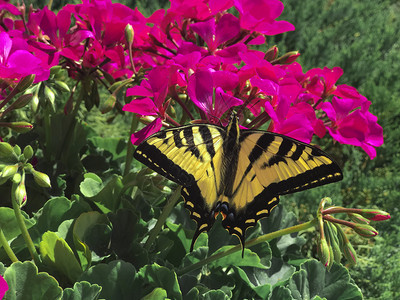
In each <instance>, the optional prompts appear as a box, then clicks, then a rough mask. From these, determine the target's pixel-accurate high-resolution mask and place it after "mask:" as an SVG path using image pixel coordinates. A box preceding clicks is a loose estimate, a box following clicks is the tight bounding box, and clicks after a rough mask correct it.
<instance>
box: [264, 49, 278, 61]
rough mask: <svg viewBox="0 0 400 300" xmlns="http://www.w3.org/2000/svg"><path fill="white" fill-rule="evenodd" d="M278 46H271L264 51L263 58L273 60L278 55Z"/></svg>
mask: <svg viewBox="0 0 400 300" xmlns="http://www.w3.org/2000/svg"><path fill="white" fill-rule="evenodd" d="M278 52H279V50H278V47H276V46H272V47H271V48H269V49H268V50H267V52H265V55H264V59H265V60H266V61H273V60H274V59H275V58H276V57H277V56H278Z"/></svg>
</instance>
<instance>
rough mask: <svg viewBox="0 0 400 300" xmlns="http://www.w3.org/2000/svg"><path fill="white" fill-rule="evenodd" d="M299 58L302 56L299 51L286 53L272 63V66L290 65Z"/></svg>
mask: <svg viewBox="0 0 400 300" xmlns="http://www.w3.org/2000/svg"><path fill="white" fill-rule="evenodd" d="M299 56H300V53H299V52H298V51H291V52H288V53H285V54H284V55H282V56H281V57H278V58H277V59H275V60H274V61H272V62H271V63H272V64H280V65H289V64H291V63H292V62H294V61H295V60H296V59H297V58H298V57H299Z"/></svg>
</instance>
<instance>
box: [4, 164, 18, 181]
mask: <svg viewBox="0 0 400 300" xmlns="http://www.w3.org/2000/svg"><path fill="white" fill-rule="evenodd" d="M17 172H18V164H15V165H8V166H5V167H4V168H3V171H2V172H1V178H9V177H11V176H14V174H15V173H17Z"/></svg>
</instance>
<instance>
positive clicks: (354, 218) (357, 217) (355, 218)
mask: <svg viewBox="0 0 400 300" xmlns="http://www.w3.org/2000/svg"><path fill="white" fill-rule="evenodd" d="M347 215H348V216H349V217H350V219H351V220H352V221H353V222H356V223H359V224H369V222H370V221H369V220H368V219H366V218H364V217H363V216H362V215H360V214H356V213H349V214H347Z"/></svg>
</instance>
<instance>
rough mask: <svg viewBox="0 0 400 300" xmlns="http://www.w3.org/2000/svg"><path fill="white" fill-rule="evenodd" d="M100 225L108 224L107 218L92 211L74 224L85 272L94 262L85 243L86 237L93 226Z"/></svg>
mask: <svg viewBox="0 0 400 300" xmlns="http://www.w3.org/2000/svg"><path fill="white" fill-rule="evenodd" d="M99 223H102V224H107V223H108V220H107V217H106V216H105V215H102V214H100V213H99V212H97V211H91V212H87V213H83V214H81V215H80V216H79V217H78V218H77V219H76V222H75V224H74V228H73V238H74V244H75V248H76V251H77V253H78V257H79V260H80V262H81V265H82V269H83V270H86V269H87V268H88V267H89V266H90V264H91V261H92V253H91V251H90V249H89V246H88V245H87V244H86V243H85V242H84V240H85V235H86V233H87V232H88V230H89V229H90V228H91V227H92V226H94V225H95V224H99Z"/></svg>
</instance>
